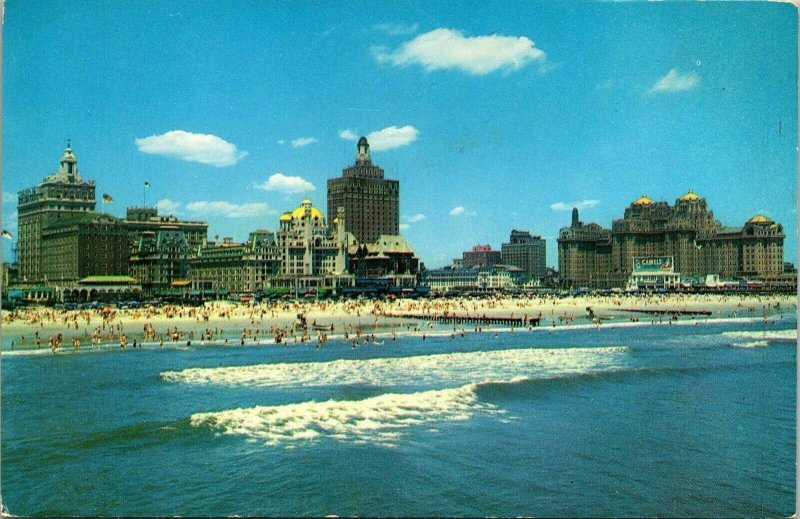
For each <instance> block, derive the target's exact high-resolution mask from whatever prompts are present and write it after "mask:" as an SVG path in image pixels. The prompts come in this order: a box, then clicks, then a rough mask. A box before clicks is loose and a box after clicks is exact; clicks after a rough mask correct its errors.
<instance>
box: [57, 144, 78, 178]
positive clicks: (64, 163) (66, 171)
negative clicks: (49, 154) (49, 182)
mask: <svg viewBox="0 0 800 519" xmlns="http://www.w3.org/2000/svg"><path fill="white" fill-rule="evenodd" d="M60 164H61V167H60V168H59V170H58V175H59V176H63V177H67V180H68V181H69V182H80V181H81V176H80V173H78V157H76V156H75V154H74V153H72V146H70V143H69V141H67V149H65V150H64V154H63V155H61V161H60Z"/></svg>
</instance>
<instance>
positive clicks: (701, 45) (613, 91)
mask: <svg viewBox="0 0 800 519" xmlns="http://www.w3.org/2000/svg"><path fill="white" fill-rule="evenodd" d="M797 21H798V20H797V11H796V8H795V7H793V6H791V5H790V4H780V3H752V2H742V3H739V2H703V3H693V2H647V3H639V2H606V3H571V2H530V1H524V2H513V1H504V2H486V1H465V2H458V3H454V2H430V1H425V2H406V1H396V2H389V3H385V4H384V3H381V2H354V1H348V2H344V1H331V2H324V3H320V2H277V1H274V2H270V1H250V2H247V1H240V2H214V1H208V2H178V1H150V2H148V1H141V0H137V1H135V2H134V1H126V0H118V1H114V2H107V1H92V0H84V1H81V2H71V3H64V2H54V1H45V0H43V1H37V2H29V1H23V0H7V1H6V3H5V12H4V26H3V56H2V59H3V115H2V117H3V120H2V122H3V133H2V162H3V164H2V174H3V175H2V191H3V211H2V216H3V223H2V226H3V228H4V229H8V230H10V231H11V232H12V234H13V235H14V239H16V234H17V233H16V229H17V222H16V193H17V192H18V191H19V190H22V189H25V188H28V187H32V186H34V185H36V184H37V183H38V182H39V181H41V180H42V179H43V178H44V177H45V176H46V175H48V174H51V173H53V172H55V171H56V170H57V169H58V160H59V157H60V156H61V154H62V153H63V150H64V148H65V147H66V143H67V139H71V143H72V148H73V150H74V153H75V154H76V156H77V157H78V168H79V170H80V172H81V174H82V176H83V177H84V178H85V179H92V180H94V181H95V182H96V185H97V199H98V204H97V209H98V210H102V211H106V212H108V213H110V214H112V215H115V216H119V217H122V216H124V214H125V209H126V207H128V206H133V205H136V206H141V205H143V204H147V205H157V206H158V207H159V209H160V211H161V212H162V213H164V214H174V215H176V216H178V217H179V218H182V219H188V220H205V221H207V222H208V223H209V236H210V238H212V239H213V237H214V236H220V237H225V236H230V237H232V238H233V239H234V240H235V241H242V240H244V239H245V238H246V237H247V233H248V232H249V231H252V230H255V229H270V230H275V229H276V228H277V227H278V218H279V216H280V214H281V213H282V212H283V211H285V210H287V209H293V208H295V207H296V206H297V205H299V203H300V202H301V201H302V200H303V199H304V198H310V199H311V200H312V201H313V202H314V204H315V205H316V206H317V207H319V208H320V209H321V210H322V211H323V212H325V211H326V205H327V193H326V181H327V179H329V178H333V177H337V176H340V175H341V171H342V169H343V168H345V167H347V166H348V165H350V164H352V163H353V162H354V160H355V153H356V150H355V142H356V140H357V138H358V137H359V136H361V135H366V136H367V138H368V139H369V141H370V143H371V154H372V159H373V163H376V164H378V165H380V166H381V167H383V168H384V169H385V171H386V177H387V178H392V179H397V180H399V181H400V216H401V222H402V223H401V233H402V234H403V235H404V236H406V237H407V239H408V240H409V242H410V244H411V245H412V247H413V248H414V249H415V250H416V251H417V254H418V256H419V257H420V259H421V260H422V261H423V262H424V263H425V264H426V266H428V267H431V268H434V267H440V266H444V265H446V264H449V263H450V262H451V261H452V259H453V258H458V257H461V253H462V252H463V251H465V250H469V249H470V248H471V247H472V246H474V245H477V244H490V245H491V246H492V248H495V249H499V248H500V246H501V244H502V243H503V242H506V241H508V239H509V234H510V232H511V230H512V229H520V230H528V231H530V232H531V233H533V234H536V235H540V236H542V237H543V238H545V239H546V240H547V264H548V265H549V266H554V267H557V262H558V254H557V243H556V239H557V236H558V230H559V228H561V227H564V226H568V225H569V223H570V216H571V215H570V211H571V209H572V207H575V206H577V207H579V209H580V215H581V220H582V221H584V222H597V223H599V224H601V225H602V226H604V227H610V226H611V222H612V220H613V219H616V218H621V217H622V215H623V213H624V210H625V208H626V207H627V206H629V205H630V203H631V202H632V201H633V200H635V199H636V198H638V197H639V196H641V195H642V194H647V195H648V196H649V197H650V198H652V199H654V200H666V201H668V202H670V203H671V204H672V203H674V202H675V199H677V198H678V197H680V196H681V195H683V194H684V193H686V192H687V191H688V190H690V189H691V190H692V191H694V192H696V193H698V194H699V195H701V196H703V197H705V198H706V200H707V203H708V206H709V208H710V209H711V210H712V211H714V214H715V217H716V218H717V219H718V220H720V221H721V222H722V223H723V225H727V226H741V225H743V224H744V222H745V221H746V220H747V219H749V218H750V217H752V216H753V215H755V214H759V213H760V214H765V215H767V216H769V217H771V218H773V219H774V220H776V221H779V222H781V223H782V224H783V225H784V228H785V233H786V241H785V259H786V260H787V261H792V262H795V263H797V261H796V257H797V210H796V208H797V135H798V129H797V111H798V107H797ZM145 182H149V184H150V188H149V189H145V188H144V183H145ZM103 193H107V194H109V195H111V196H112V197H113V199H114V202H113V203H108V204H101V203H100V202H99V200H100V199H101V195H102V194H103ZM13 243H14V240H8V239H5V240H3V249H2V250H3V256H4V259H5V260H6V261H7V260H8V259H10V258H12V247H13Z"/></svg>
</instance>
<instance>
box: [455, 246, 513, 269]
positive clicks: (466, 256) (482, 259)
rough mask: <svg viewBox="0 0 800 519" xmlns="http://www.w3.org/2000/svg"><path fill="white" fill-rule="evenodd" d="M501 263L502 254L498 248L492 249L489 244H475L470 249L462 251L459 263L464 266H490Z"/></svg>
mask: <svg viewBox="0 0 800 519" xmlns="http://www.w3.org/2000/svg"><path fill="white" fill-rule="evenodd" d="M500 263H503V255H502V252H501V251H499V250H492V246H491V245H475V246H474V247H472V250H468V251H464V253H463V254H462V258H461V265H463V266H465V267H491V266H492V265H498V264H500Z"/></svg>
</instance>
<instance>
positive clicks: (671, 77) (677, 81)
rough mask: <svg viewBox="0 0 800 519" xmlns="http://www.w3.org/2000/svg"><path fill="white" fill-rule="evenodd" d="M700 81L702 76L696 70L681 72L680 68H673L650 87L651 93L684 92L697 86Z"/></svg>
mask: <svg viewBox="0 0 800 519" xmlns="http://www.w3.org/2000/svg"><path fill="white" fill-rule="evenodd" d="M698 83H700V76H698V75H697V74H695V73H694V72H687V73H686V74H681V73H680V72H678V69H676V68H673V69H670V71H669V72H667V75H666V76H664V77H662V78H660V79H659V80H658V81H656V83H655V84H654V85H653V87H652V88H651V89H650V93H661V92H682V91H684V90H690V89H692V88H694V87H696V86H697V84H698Z"/></svg>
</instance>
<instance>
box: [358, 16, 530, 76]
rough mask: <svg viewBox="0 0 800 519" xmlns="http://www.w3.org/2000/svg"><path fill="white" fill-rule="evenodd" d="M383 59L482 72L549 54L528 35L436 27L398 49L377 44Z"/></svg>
mask: <svg viewBox="0 0 800 519" xmlns="http://www.w3.org/2000/svg"><path fill="white" fill-rule="evenodd" d="M372 54H373V56H374V57H375V59H376V60H378V61H379V62H381V63H391V64H392V65H399V66H406V65H414V64H416V65H421V66H422V67H424V68H425V70H427V71H429V72H430V71H433V70H444V69H458V70H461V71H463V72H466V73H468V74H473V75H476V76H482V75H485V74H490V73H492V72H496V71H498V70H503V71H512V70H519V69H521V68H522V67H524V66H526V65H528V64H529V63H530V62H532V61H535V60H540V61H542V62H544V60H545V58H546V55H545V53H544V51H542V50H541V49H537V48H536V45H535V44H534V42H533V41H531V40H530V39H528V38H526V37H525V36H499V35H496V34H493V35H489V36H464V35H463V33H462V32H460V31H457V30H453V29H444V28H440V29H435V30H433V31H430V32H426V33H424V34H420V35H419V36H417V37H416V38H414V39H413V40H410V41H407V42H406V43H404V44H403V45H401V46H400V47H399V48H398V49H396V50H394V51H387V49H386V48H384V47H374V48H373V49H372Z"/></svg>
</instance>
